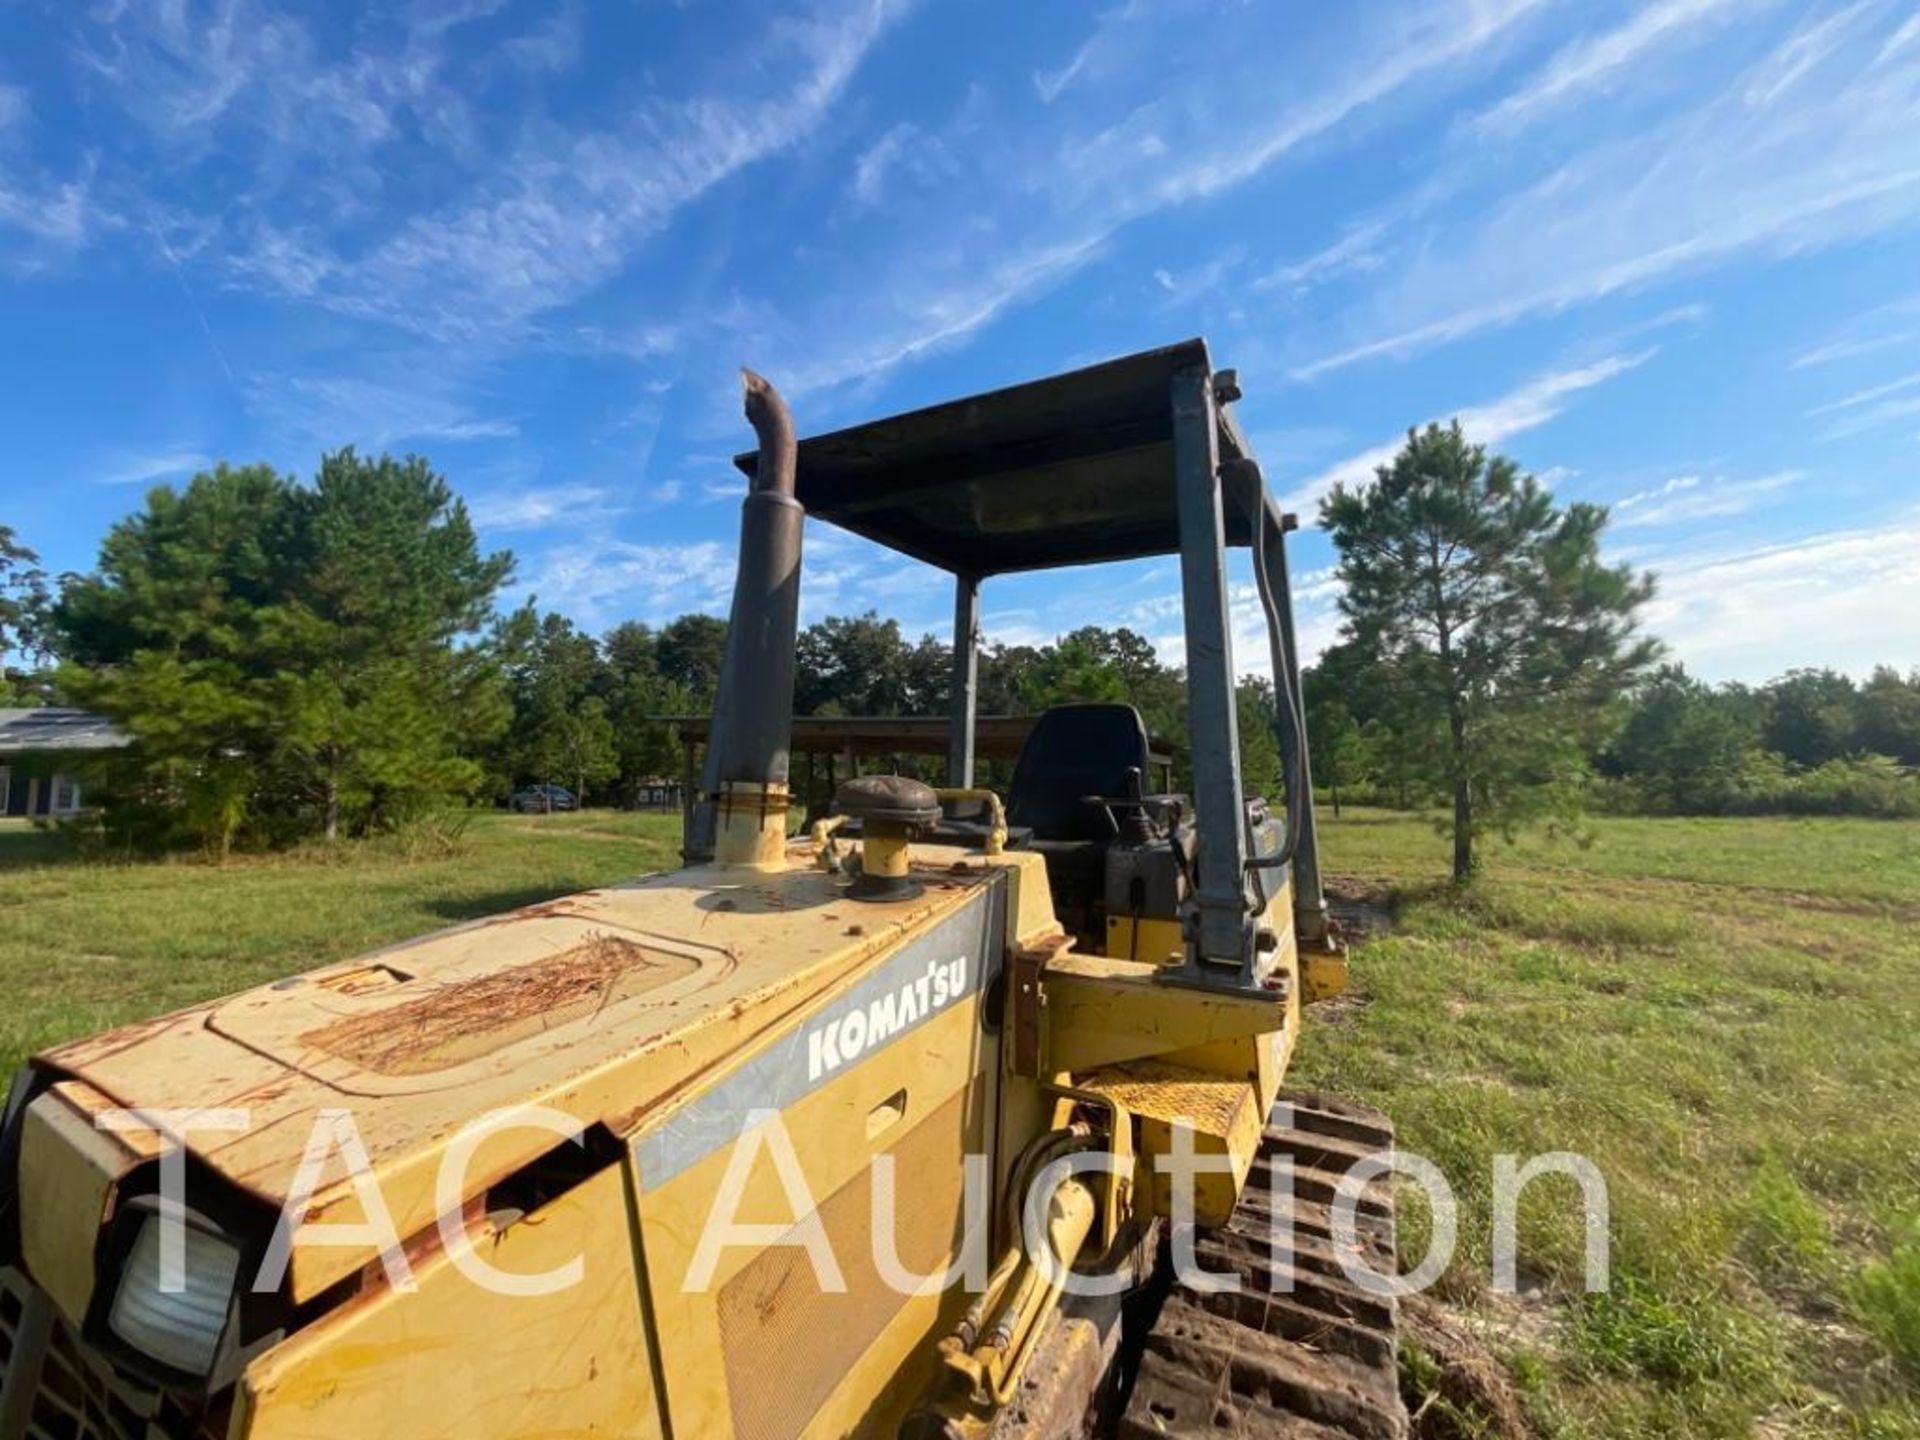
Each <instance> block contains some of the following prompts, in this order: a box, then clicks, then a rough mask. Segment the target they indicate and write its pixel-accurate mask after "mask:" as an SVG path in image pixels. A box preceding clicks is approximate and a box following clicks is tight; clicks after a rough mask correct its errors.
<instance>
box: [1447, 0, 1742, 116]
mask: <svg viewBox="0 0 1920 1440" xmlns="http://www.w3.org/2000/svg"><path fill="white" fill-rule="evenodd" d="M1751 9H1752V6H1751V4H1750V3H1745V0H1655V3H1653V4H1650V5H1646V6H1643V7H1642V8H1641V9H1639V10H1638V11H1636V12H1634V14H1632V15H1631V16H1629V17H1628V18H1627V20H1626V21H1625V22H1624V23H1622V24H1620V25H1617V26H1615V27H1614V28H1613V29H1611V30H1606V31H1602V32H1601V33H1599V34H1597V35H1589V36H1584V37H1582V38H1581V39H1579V40H1577V41H1575V42H1574V43H1573V44H1571V45H1569V46H1567V47H1566V48H1565V49H1563V50H1561V51H1560V52H1559V53H1558V54H1556V55H1555V56H1554V57H1553V59H1552V60H1550V61H1548V62H1547V66H1546V68H1545V69H1544V70H1542V71H1541V72H1540V73H1539V74H1538V75H1537V76H1536V77H1535V78H1534V79H1533V80H1532V81H1531V82H1529V83H1528V84H1527V85H1525V86H1523V87H1521V88H1520V89H1518V90H1516V91H1514V92H1513V93H1512V94H1511V95H1509V96H1507V98H1506V99H1504V100H1502V101H1501V102H1500V103H1499V104H1498V105H1496V106H1494V107H1493V108H1492V109H1491V110H1489V111H1487V112H1485V114H1483V115H1482V116H1481V118H1480V123H1481V125H1483V126H1484V127H1486V128H1488V129H1496V130H1499V129H1511V128H1513V127H1515V126H1517V125H1519V124H1522V123H1524V122H1525V121H1527V120H1528V119H1530V118H1532V117H1533V116H1535V115H1536V114H1538V113H1539V112H1540V111H1542V110H1544V109H1546V108H1548V107H1549V106H1552V105H1557V104H1560V103H1562V102H1564V101H1566V100H1569V99H1573V98H1577V97H1579V96H1581V95H1583V94H1586V93H1588V92H1590V91H1593V90H1596V89H1602V88H1604V87H1605V86H1606V85H1607V84H1608V83H1609V82H1610V81H1611V80H1613V79H1614V78H1615V77H1616V76H1618V74H1619V72H1621V71H1622V70H1625V69H1627V68H1629V67H1635V66H1638V65H1639V64H1641V63H1642V61H1643V60H1644V59H1645V58H1646V56H1647V55H1648V53H1649V52H1651V51H1654V50H1656V49H1658V48H1661V47H1664V46H1672V45H1676V44H1679V43H1685V42H1688V41H1691V40H1694V39H1697V38H1698V32H1700V31H1704V30H1705V29H1706V26H1707V22H1709V21H1716V20H1726V19H1731V18H1733V17H1734V16H1736V15H1738V14H1740V13H1742V12H1743V11H1745V12H1747V13H1751Z"/></svg>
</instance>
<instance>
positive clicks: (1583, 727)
mask: <svg viewBox="0 0 1920 1440" xmlns="http://www.w3.org/2000/svg"><path fill="white" fill-rule="evenodd" d="M1606 520H1607V514H1606V511H1605V510H1604V509H1603V508H1601V507H1599V506H1595V505H1586V504H1574V505H1568V506H1566V507H1564V508H1561V507H1557V506H1556V505H1555V504H1554V500H1553V496H1552V495H1551V494H1550V493H1549V492H1548V491H1547V490H1546V489H1544V488H1543V487H1542V486H1541V485H1540V483H1539V482H1538V481H1537V480H1536V479H1534V477H1532V476H1531V475H1525V474H1522V473H1521V471H1520V469H1519V467H1518V466H1517V465H1515V464H1514V462H1513V461H1511V460H1509V459H1507V458H1505V457H1504V456H1495V457H1491V458H1489V456H1488V455H1487V452H1486V450H1485V448H1484V447H1483V446H1479V445H1472V444H1469V443H1468V441H1467V439H1466V436H1465V435H1464V434H1463V433H1462V431H1461V429H1460V425H1459V423H1458V422H1457V421H1456V422H1455V423H1454V424H1452V425H1451V426H1448V427H1445V428H1442V427H1441V426H1438V425H1430V426H1428V427H1427V428H1426V429H1425V430H1424V431H1409V432H1408V434H1407V443H1406V445H1405V446H1404V447H1402V449H1401V450H1400V452H1399V453H1398V454H1397V455H1396V456H1395V457H1394V458H1393V461H1392V462H1391V463H1390V464H1387V465H1383V466H1381V467H1379V469H1378V470H1377V471H1376V472H1375V478H1374V481H1373V483H1372V484H1370V485H1362V486H1359V487H1357V488H1349V487H1347V486H1344V485H1340V486H1336V487H1335V488H1334V491H1333V493H1332V494H1331V495H1330V496H1328V497H1327V499H1326V500H1325V501H1324V502H1322V506H1321V523H1322V524H1323V525H1324V526H1325V527H1326V529H1327V531H1328V533H1329V534H1330V535H1331V537H1332V539H1333V543H1334V546H1335V548H1336V549H1337V550H1338V552H1339V557H1340V561H1339V573H1340V578H1341V580H1342V581H1344V582H1345V587H1346V588H1345V594H1344V595H1343V596H1342V599H1341V602H1340V606H1341V610H1342V613H1343V614H1344V615H1345V616H1346V620H1347V631H1348V635H1349V637H1350V638H1351V639H1352V641H1353V642H1354V643H1355V644H1356V645H1357V646H1358V647H1359V648H1360V649H1361V650H1362V651H1364V652H1365V653H1366V654H1368V655H1369V656H1370V657H1371V658H1372V659H1373V661H1374V662H1375V663H1377V664H1379V665H1381V666H1384V667H1386V668H1387V669H1388V670H1389V671H1390V672H1391V673H1392V675H1393V676H1394V680H1395V684H1396V686H1397V688H1399V689H1400V690H1401V692H1402V693H1403V694H1406V695H1409V696H1412V697H1416V698H1417V699H1418V701H1419V703H1420V704H1421V705H1422V706H1423V708H1425V709H1427V710H1428V711H1429V712H1430V713H1434V714H1438V715H1440V716H1442V717H1444V721H1445V731H1444V748H1443V755H1444V760H1445V776H1446V782H1447V788H1448V791H1449V794H1450V797H1451V800H1452V830H1453V875H1454V879H1455V880H1456V881H1464V880H1466V879H1467V878H1468V877H1469V876H1470V875H1471V874H1472V872H1473V869H1474V860H1475V856H1474V841H1475V838H1476V837H1477V835H1478V834H1479V833H1480V832H1481V831H1482V830H1484V829H1485V828H1486V827H1488V826H1489V825H1500V826H1507V825H1511V824H1512V823H1514V822H1515V821H1517V820H1519V819H1522V818H1524V817H1525V816H1526V815H1527V814H1529V813H1531V812H1532V811H1534V810H1536V809H1537V808H1539V807H1540V806H1541V805H1542V804H1543V803H1547V802H1549V801H1551V800H1554V799H1560V800H1566V799H1569V798H1570V797H1571V796H1572V794H1573V789H1574V782H1577V781H1578V780H1579V779H1580V778H1581V777H1582V776H1583V774H1584V771H1585V767H1586V757H1587V755H1588V754H1590V753H1591V751H1592V749H1593V748H1594V744H1595V742H1596V740H1597V739H1598V738H1599V736H1600V733H1601V732H1602V731H1603V730H1604V728H1605V727H1606V724H1607V721H1608V719H1609V718H1610V716H1611V713H1612V707H1613V705H1614V703H1615V702H1616V701H1617V698H1618V697H1619V696H1620V694H1621V693H1622V691H1624V690H1625V688H1626V687H1627V686H1628V685H1629V684H1631V683H1632V681H1633V680H1634V679H1635V678H1636V677H1637V676H1639V675H1640V674H1642V673H1643V672H1644V671H1645V670H1646V669H1647V667H1648V666H1649V665H1650V664H1651V663H1652V662H1653V659H1654V656H1655V654H1656V652H1657V646H1656V645H1655V644H1654V642H1652V641H1651V640H1647V639H1643V638H1638V637H1636V635H1635V633H1634V632H1635V629H1636V612H1637V611H1638V610H1639V608H1640V606H1641V605H1642V604H1644V603H1645V602H1646V601H1647V600H1648V599H1649V598H1650V597H1651V595H1652V593H1653V580H1652V577H1651V576H1648V575H1635V574H1634V573H1633V572H1632V571H1631V570H1630V569H1628V568H1626V567H1624V566H1608V565H1605V564H1603V563H1602V562H1601V560H1600V554H1599V540H1600V535H1601V532H1602V530H1603V529H1604V528H1605V525H1606Z"/></svg>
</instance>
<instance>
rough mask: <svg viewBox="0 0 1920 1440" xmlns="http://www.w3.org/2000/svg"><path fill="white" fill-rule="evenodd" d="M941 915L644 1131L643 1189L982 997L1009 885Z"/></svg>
mask: <svg viewBox="0 0 1920 1440" xmlns="http://www.w3.org/2000/svg"><path fill="white" fill-rule="evenodd" d="M980 891H981V893H980V895H979V898H978V899H977V900H975V901H972V902H970V903H967V904H964V905H962V906H961V907H960V908H959V909H958V910H956V911H955V912H954V913H953V914H950V915H946V916H943V917H942V918H941V919H939V920H937V921H935V922H934V923H933V924H931V925H929V926H927V927H926V928H925V929H924V930H922V931H921V932H920V933H919V934H918V935H915V936H914V937H913V938H912V939H910V940H908V941H906V942H905V943H904V944H903V945H901V946H900V948H899V949H898V950H896V951H894V952H893V954H891V955H888V956H887V957H886V958H885V959H883V960H881V961H880V962H879V963H878V964H877V965H875V966H874V967H873V969H871V970H869V971H867V972H866V973H865V974H863V975H861V976H860V977H859V978H857V979H855V980H854V981H853V983H852V984H850V985H848V986H847V987H846V988H845V989H843V990H841V991H840V992H839V993H838V994H836V995H834V996H833V997H832V998H830V999H828V1000H827V1001H826V1003H825V1004H823V1005H822V1006H821V1007H820V1008H819V1009H818V1010H816V1011H815V1012H814V1013H813V1014H812V1015H810V1016H808V1017H807V1018H806V1019H805V1020H804V1021H800V1022H798V1023H796V1024H795V1025H794V1027H793V1028H792V1029H791V1030H790V1031H788V1032H787V1033H786V1034H784V1035H781V1036H779V1037H778V1038H776V1039H775V1040H774V1041H773V1042H772V1043H771V1044H769V1045H768V1046H767V1047H766V1048H765V1049H763V1050H761V1051H759V1052H758V1053H757V1054H755V1055H753V1056H751V1057H750V1058H748V1059H747V1060H746V1061H745V1062H744V1063H743V1064H741V1065H739V1066H737V1067H736V1068H735V1069H734V1070H732V1071H731V1072H729V1073H728V1074H726V1075H724V1076H722V1077H721V1078H720V1079H719V1080H717V1081H715V1082H714V1083H713V1084H712V1085H711V1086H709V1087H708V1088H707V1089H705V1090H702V1091H700V1092H699V1093H698V1094H696V1095H693V1096H691V1097H690V1098H688V1100H687V1101H686V1102H685V1103H684V1104H682V1105H680V1106H678V1107H677V1108H676V1109H674V1110H673V1111H671V1112H669V1113H668V1114H665V1115H663V1116H661V1117H660V1119H659V1120H658V1121H657V1122H655V1123H654V1124H653V1125H652V1126H651V1127H650V1128H648V1129H646V1130H643V1131H642V1132H641V1133H640V1135H639V1137H638V1139H637V1141H636V1143H635V1159H636V1161H637V1163H638V1165H639V1168H640V1177H641V1181H642V1183H643V1184H645V1185H648V1186H657V1185H664V1184H665V1183H666V1182H667V1181H668V1180H671V1179H672V1178H673V1177H674V1176H675V1175H678V1174H680V1173H681V1172H682V1171H684V1170H686V1169H687V1168H689V1167H690V1166H692V1165H695V1164H698V1163H699V1162H700V1161H701V1160H702V1159H704V1158H705V1157H706V1156H708V1155H711V1154H712V1153H713V1152H714V1151H716V1150H718V1149H720V1148H722V1147H723V1146H727V1145H731V1144H733V1142H734V1141H735V1140H737V1139H738V1138H739V1136H740V1130H741V1126H742V1124H743V1123H744V1121H745V1117H746V1116H747V1115H748V1114H750V1113H752V1112H753V1111H756V1110H764V1109H767V1108H772V1109H776V1110H784V1109H786V1107H787V1106H789V1105H791V1104H793V1102H794V1101H796V1100H798V1099H800V1098H801V1097H802V1096H804V1095H806V1094H807V1093H808V1092H809V1091H811V1090H813V1089H815V1088H817V1087H819V1086H821V1085H825V1084H828V1083H830V1082H831V1081H832V1079H833V1078H834V1077H835V1076H836V1075H839V1074H842V1073H843V1072H844V1071H845V1070H846V1069H847V1068H848V1067H849V1066H851V1065H853V1064H854V1063H855V1062H856V1061H859V1060H861V1059H863V1058H865V1057H866V1056H868V1055H871V1054H872V1053H873V1052H874V1051H876V1050H878V1049H880V1048H881V1047H882V1046H885V1045H897V1044H899V1043H900V1040H901V1038H902V1037H903V1036H905V1035H907V1034H909V1033H911V1032H912V1031H913V1030H915V1029H916V1028H918V1027H919V1026H921V1025H924V1024H926V1023H927V1022H928V1021H929V1020H931V1019H933V1018H934V1017H935V1016H937V1015H940V1014H943V1013H945V1012H947V1011H950V1010H953V1009H955V1008H956V1007H958V1006H959V1005H961V1004H963V1003H964V1002H966V1001H968V1000H969V999H971V998H974V997H977V996H979V995H980V994H981V993H982V992H984V991H985V990H986V988H987V987H988V986H989V985H991V984H992V983H993V981H994V977H995V976H996V975H998V974H999V971H1000V952H1001V947H1002V945H1003V944H1004V936H1005V934H1006V918H1005V916H1006V908H1005V907H1006V902H1007V886H1006V881H1005V877H1004V876H995V877H994V878H992V879H990V880H988V881H987V882H985V883H984V884H982V885H981V887H980Z"/></svg>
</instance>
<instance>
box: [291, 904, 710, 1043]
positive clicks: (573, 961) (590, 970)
mask: <svg viewBox="0 0 1920 1440" xmlns="http://www.w3.org/2000/svg"><path fill="white" fill-rule="evenodd" d="M699 968H700V962H699V961H698V960H696V959H693V958H691V957H689V956H685V955H673V954H668V953H666V952H664V951H658V950H649V949H648V948H647V947H645V946H643V945H638V944H635V943H634V942H633V941H631V940H624V939H620V938H617V937H615V936H610V935H596V936H594V937H592V938H591V939H589V940H587V941H586V942H585V943H584V944H580V945H576V946H574V947H573V948H572V949H570V950H563V951H561V952H560V953H559V954H558V955H551V956H548V957H547V958H546V959H544V960H536V961H533V962H532V963H530V964H526V965H515V966H512V967H509V968H507V969H504V970H499V971H495V972H494V973H492V974H490V975H482V976H478V977H476V978H475V979H472V980H458V981H454V982H451V983H449V984H445V985H441V986H439V987H437V988H435V989H434V990H432V991H430V992H429V993H427V994H425V995H422V996H420V997H419V998H417V999H412V1000H407V1001H404V1002H403V1003H401V1004H397V1005H391V1006H383V1007H381V1008H378V1009H373V1010H369V1011H368V1012H366V1013H365V1014H361V1015H356V1016H354V1017H353V1018H352V1019H350V1020H343V1021H340V1022H338V1023H336V1024H332V1025H327V1026H324V1027H322V1028H320V1029H317V1030H311V1031H308V1032H307V1033H306V1034H305V1035H303V1036H301V1037H300V1038H301V1041H302V1043H303V1044H306V1045H309V1046H311V1047H313V1048H314V1049H316V1050H323V1051H325V1052H326V1053H328V1054H329V1055H334V1056H338V1057H339V1058H340V1059H342V1060H348V1061H351V1062H352V1063H353V1064H355V1065H358V1066H360V1067H361V1068H363V1069H366V1070H372V1071H374V1072H376V1073H378V1074H381V1075H425V1074H431V1073H433V1072H434V1071H437V1070H444V1069H447V1068H449V1067H451V1066H454V1065H460V1064H464V1063H466V1062H468V1061H472V1060H477V1059H480V1058H481V1057H483V1056H485V1055H489V1054H491V1053H493V1052H494V1051H495V1050H498V1049H500V1048H501V1047H503V1046H506V1045H510V1044H512V1043H514V1042H515V1041H517V1040H524V1039H526V1038H528V1037H529V1036H532V1035H537V1034H539V1033H540V1032H541V1031H543V1030H551V1029H553V1028H554V1027H555V1026H558V1025H564V1024H567V1023H568V1022H570V1021H574V1020H582V1019H586V1018H589V1017H591V1016H592V1015H594V1014H597V1013H598V1012H599V1011H600V1010H602V1009H604V1008H605V1007H606V1006H608V1005H610V1004H613V1003H615V1002H616V1001H621V1000H627V999H631V998H633V997H634V996H636V995H640V994H644V993H645V992H646V991H648V990H652V989H655V988H656V987H658V986H661V985H665V984H667V983H668V982H669V981H672V980H677V979H679V978H681V977H682V976H685V975H690V974H692V973H693V972H694V971H696V970H698V969H699Z"/></svg>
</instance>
